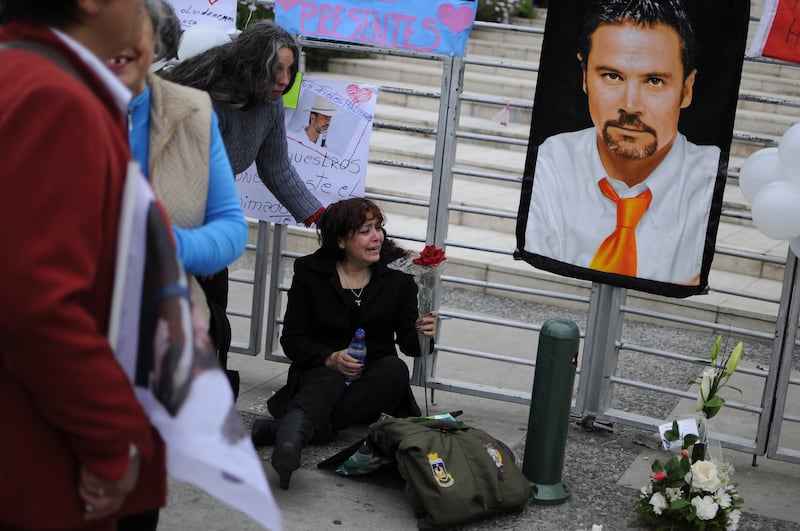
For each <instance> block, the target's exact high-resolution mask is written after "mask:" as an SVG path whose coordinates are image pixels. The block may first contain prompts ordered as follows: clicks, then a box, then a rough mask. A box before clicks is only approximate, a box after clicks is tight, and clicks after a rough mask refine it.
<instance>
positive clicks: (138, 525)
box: [117, 509, 158, 531]
mask: <svg viewBox="0 0 800 531" xmlns="http://www.w3.org/2000/svg"><path fill="white" fill-rule="evenodd" d="M157 527H158V509H155V510H152V511H147V512H145V513H138V514H132V515H130V516H126V517H124V518H120V519H119V520H118V521H117V531H155V530H156V528H157Z"/></svg>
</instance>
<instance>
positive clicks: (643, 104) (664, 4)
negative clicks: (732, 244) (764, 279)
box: [516, 0, 749, 297]
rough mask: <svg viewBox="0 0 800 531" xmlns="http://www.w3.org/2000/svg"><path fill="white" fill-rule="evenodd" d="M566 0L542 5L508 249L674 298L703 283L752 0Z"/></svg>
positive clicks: (553, 266)
mask: <svg viewBox="0 0 800 531" xmlns="http://www.w3.org/2000/svg"><path fill="white" fill-rule="evenodd" d="M724 11H725V12H724V13H723V12H722V11H721V10H720V6H719V4H718V2H716V3H715V2H713V1H712V0H693V1H692V2H688V1H682V0H598V1H596V2H595V1H587V0H573V1H567V2H559V3H556V4H555V5H553V6H552V7H551V8H550V9H549V10H548V18H547V24H546V28H545V40H544V44H543V48H542V58H541V62H540V69H539V78H538V81H537V89H536V96H535V99H534V110H533V117H532V125H531V136H530V142H529V148H528V157H527V161H526V168H525V174H524V180H523V191H522V197H521V202H520V211H519V218H518V224H517V253H516V254H517V256H518V257H521V258H523V259H525V260H526V261H528V262H529V263H531V264H532V265H534V266H536V267H539V268H542V269H546V270H548V271H552V272H555V273H559V274H563V275H567V276H573V277H577V278H584V279H587V280H592V281H597V282H603V283H607V284H613V285H617V286H621V287H627V288H633V289H639V290H642V291H649V292H653V293H659V294H662V295H668V296H677V297H685V296H688V295H692V294H696V293H702V292H704V291H705V290H706V289H707V283H708V271H709V269H710V265H711V260H712V258H713V254H714V241H715V239H716V232H717V227H718V225H719V213H720V209H721V203H722V192H723V187H724V182H725V178H726V171H727V162H728V156H729V149H730V144H731V140H732V135H733V119H734V113H735V110H736V103H737V99H738V86H739V78H740V76H741V69H742V61H743V58H744V46H745V38H746V35H747V20H748V17H749V3H748V2H746V1H745V0H735V1H734V2H732V3H730V4H726V9H725V10H724Z"/></svg>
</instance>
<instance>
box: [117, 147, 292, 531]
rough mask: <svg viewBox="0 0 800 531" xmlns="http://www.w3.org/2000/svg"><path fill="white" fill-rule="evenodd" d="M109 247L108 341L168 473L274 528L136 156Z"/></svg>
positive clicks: (274, 513) (254, 459)
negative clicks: (112, 262)
mask: <svg viewBox="0 0 800 531" xmlns="http://www.w3.org/2000/svg"><path fill="white" fill-rule="evenodd" d="M117 250H118V259H117V268H116V270H115V278H114V295H113V298H112V310H111V322H110V325H109V342H110V344H111V346H112V347H113V349H114V352H115V354H116V357H117V359H118V360H119V363H120V365H121V366H122V367H123V368H124V369H125V372H126V374H127V375H128V378H129V379H130V380H131V383H132V384H133V385H134V390H135V392H136V396H137V398H138V399H139V402H140V403H141V404H142V407H143V408H144V410H145V412H146V413H147V415H148V417H149V418H150V423H151V424H152V425H153V426H155V427H156V429H158V432H159V433H160V435H161V438H162V439H163V440H164V443H165V444H166V447H167V470H168V471H169V473H170V474H171V475H173V476H174V477H176V478H178V479H180V480H182V481H187V482H189V483H192V484H194V485H197V486H198V487H200V488H202V489H204V490H205V491H206V492H208V493H209V494H211V495H212V496H215V497H217V498H219V499H220V500H222V501H223V502H225V503H227V504H229V505H230V506H231V507H235V508H236V509H238V510H240V511H242V512H243V513H245V514H247V515H249V516H250V517H251V518H253V520H255V521H256V522H258V523H260V524H261V525H263V526H264V527H265V528H267V529H269V530H272V531H279V530H280V529H281V518H280V512H279V510H278V507H277V505H276V504H275V500H274V499H273V497H272V492H271V491H270V488H269V484H268V483H267V480H266V477H265V476H264V469H263V467H262V463H261V461H260V459H259V457H258V454H257V453H256V451H255V449H254V448H253V444H252V442H251V441H250V437H249V436H248V434H247V432H246V430H245V429H244V426H243V424H242V420H241V418H240V417H239V413H238V411H237V410H236V404H235V402H234V399H233V392H232V390H231V386H230V384H229V383H228V378H227V376H226V375H225V373H224V372H223V371H222V369H221V368H220V367H219V364H218V363H217V360H216V352H215V351H214V349H213V345H212V344H211V340H210V338H209V337H208V333H207V322H208V318H207V317H206V316H205V315H203V313H202V312H200V311H198V308H197V307H196V306H194V305H192V304H191V302H190V295H189V279H188V277H187V275H186V273H185V271H183V268H182V266H181V263H180V260H179V258H178V256H177V253H176V251H175V247H174V244H173V243H172V232H171V231H170V228H169V225H168V223H167V220H166V218H165V216H164V215H163V214H162V213H161V211H160V209H158V208H157V206H156V203H155V195H154V192H153V189H152V188H151V187H150V185H149V184H148V183H147V181H146V180H145V178H144V176H142V175H141V173H140V172H139V170H138V165H136V164H135V163H132V164H131V166H130V168H129V172H128V179H127V182H126V186H125V192H124V194H123V199H122V209H121V213H120V222H119V241H118V247H117Z"/></svg>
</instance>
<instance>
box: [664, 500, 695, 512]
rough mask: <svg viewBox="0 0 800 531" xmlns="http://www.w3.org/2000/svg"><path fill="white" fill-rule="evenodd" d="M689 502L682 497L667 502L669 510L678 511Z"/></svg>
mask: <svg viewBox="0 0 800 531" xmlns="http://www.w3.org/2000/svg"><path fill="white" fill-rule="evenodd" d="M689 505H691V503H690V502H689V501H687V500H685V499H683V498H678V499H677V500H673V502H672V503H670V504H669V510H670V511H679V510H681V509H683V508H685V507H688V506H689Z"/></svg>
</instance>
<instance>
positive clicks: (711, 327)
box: [236, 23, 800, 461]
mask: <svg viewBox="0 0 800 531" xmlns="http://www.w3.org/2000/svg"><path fill="white" fill-rule="evenodd" d="M475 31H492V32H513V33H517V34H523V35H530V36H531V38H534V39H535V38H540V37H541V35H542V33H543V30H542V29H541V28H529V27H520V26H515V25H508V24H490V23H476V24H475ZM301 43H302V45H303V47H313V48H322V49H334V50H339V51H341V52H356V53H369V54H372V55H387V56H400V57H414V58H417V59H425V60H429V61H431V62H432V63H436V64H437V65H439V66H440V67H441V75H442V82H441V88H440V90H438V91H436V90H431V89H428V88H424V87H423V88H420V89H418V90H417V89H411V88H409V87H393V86H383V85H382V86H381V87H380V93H381V94H386V95H402V96H404V97H411V98H426V99H436V100H439V101H440V106H439V113H438V119H437V126H436V127H415V126H409V125H407V124H394V123H391V122H390V121H386V120H378V121H376V122H375V124H374V128H375V130H376V131H393V132H402V133H405V134H409V135H417V136H424V137H428V138H430V139H432V141H435V143H436V148H435V153H434V156H433V158H432V159H430V160H425V161H422V162H420V161H413V162H412V161H400V160H391V159H389V158H386V157H372V156H371V157H370V160H369V163H370V166H371V167H388V168H393V169H396V170H397V171H402V172H416V173H421V174H424V175H429V176H430V181H429V182H430V189H429V192H427V193H428V195H427V197H426V191H424V190H414V191H408V193H406V194H403V195H402V196H401V195H393V194H391V193H386V192H385V191H376V190H372V189H371V188H370V186H369V182H368V183H367V184H368V187H367V196H368V197H370V198H372V199H375V200H378V201H381V202H382V203H384V204H386V205H392V204H394V205H400V206H402V207H403V208H409V209H427V218H428V223H427V226H426V231H425V234H421V233H413V232H410V233H400V232H392V233H391V234H390V235H391V236H392V237H394V238H396V239H399V240H401V241H402V240H405V241H413V242H423V241H425V242H429V243H434V244H436V245H438V246H443V247H446V248H447V249H448V250H450V251H456V250H463V251H469V252H471V253H474V255H473V256H472V258H471V259H470V260H469V262H470V263H472V264H477V265H480V264H481V263H484V264H490V263H492V262H495V261H496V260H497V259H498V258H505V259H508V258H509V257H510V256H512V254H513V251H514V249H513V244H511V245H509V246H507V247H506V246H504V245H490V244H487V243H485V242H475V241H468V240H462V239H459V238H458V237H457V236H454V235H450V233H449V232H448V229H450V228H451V226H450V223H449V217H450V216H451V215H459V216H471V217H473V218H475V219H476V221H473V222H472V223H473V225H482V224H491V223H495V222H496V221H500V222H502V221H503V220H505V221H506V223H509V224H510V223H512V222H513V220H514V219H515V218H516V204H514V205H510V208H507V209H506V208H501V207H491V206H485V205H480V204H462V203H453V202H452V200H451V194H452V192H453V190H454V189H456V190H457V189H458V187H459V183H460V182H461V179H467V180H470V181H478V182H485V183H489V184H496V185H498V186H506V185H514V184H518V183H520V182H521V177H522V175H521V173H522V168H521V167H520V168H518V169H517V170H518V171H510V172H509V173H507V174H503V173H499V172H497V171H495V170H488V169H485V168H480V167H475V166H469V165H465V164H463V163H462V161H461V160H460V159H459V157H457V156H456V144H457V142H458V141H461V142H464V143H467V142H482V143H494V144H497V145H500V146H511V147H512V148H513V147H517V146H519V147H524V146H526V145H527V137H525V138H521V137H519V136H518V135H515V134H506V135H504V134H497V133H487V132H483V131H474V130H472V131H470V130H464V129H463V128H461V127H459V115H460V108H461V105H463V104H465V103H468V104H471V105H479V106H485V107H495V108H497V109H499V108H501V107H502V106H503V105H505V104H506V101H507V100H508V101H509V104H510V105H511V106H512V107H513V108H514V109H516V110H517V111H524V112H529V111H530V110H531V109H532V104H531V101H532V96H533V94H531V99H530V101H522V100H521V99H513V98H504V97H502V96H497V95H491V96H488V95H487V96H483V95H480V94H476V93H466V92H465V91H466V90H467V89H468V88H469V86H470V76H469V73H470V71H469V69H470V68H472V67H475V68H486V67H492V68H497V69H503V70H508V71H511V72H524V73H528V74H529V73H531V72H536V67H535V65H533V64H531V63H526V62H521V61H505V60H499V61H491V60H487V59H482V58H478V59H475V58H470V55H469V54H468V55H467V57H466V58H463V59H462V58H453V57H441V56H436V55H430V54H427V55H426V54H417V53H413V52H406V51H399V50H389V49H381V48H366V47H364V46H359V45H347V44H340V43H330V42H321V41H314V40H310V39H301ZM758 62H762V63H770V62H772V61H761V60H760V61H758ZM780 64H781V65H783V66H786V63H780ZM792 66H796V65H792ZM379 101H380V99H379ZM740 101H741V102H756V103H760V104H768V105H774V106H776V107H777V108H784V107H785V108H797V107H800V99H795V98H791V97H788V96H787V97H783V96H774V97H773V96H763V95H754V94H749V93H747V92H744V91H743V93H742V96H741V98H740ZM378 114H380V113H378ZM734 142H735V143H747V144H748V145H749V146H750V147H751V148H754V147H766V146H771V145H774V143H775V139H774V138H773V137H770V136H769V135H764V134H756V133H748V132H743V131H737V132H736V134H735V135H734ZM730 177H731V179H733V180H734V182H735V179H737V178H738V174H737V172H735V171H732V172H731V173H730ZM722 217H723V219H724V220H729V221H730V222H735V223H748V222H749V221H750V216H749V214H748V213H747V212H746V211H742V210H736V209H731V208H727V207H726V208H725V209H724V210H723V212H722ZM481 220H486V221H481ZM400 228H401V227H392V226H390V227H389V229H391V230H398V229H400ZM293 230H294V229H293ZM270 232H271V233H272V235H273V237H272V245H271V252H270V253H268V254H269V255H270V256H271V257H272V259H271V261H270V262H269V264H270V265H269V268H270V271H271V274H270V275H269V289H268V293H269V294H270V296H269V298H268V301H267V305H268V308H267V310H266V313H265V317H266V319H265V321H264V322H263V323H262V322H261V321H259V317H260V315H261V314H259V312H258V311H256V305H257V302H258V300H259V299H260V300H261V301H262V303H263V300H264V291H263V290H262V291H261V292H260V293H255V292H257V291H258V289H259V287H263V288H266V286H267V284H266V281H265V280H264V279H266V277H267V263H268V262H267V259H266V254H267V253H266V251H263V252H262V255H263V256H261V258H259V257H258V256H257V257H256V270H257V271H256V279H255V281H254V283H253V286H254V298H253V311H252V317H253V323H252V326H251V332H250V334H249V344H248V345H246V346H244V347H241V346H239V345H237V346H236V348H237V350H236V351H237V352H243V353H247V354H254V353H257V352H258V351H259V345H258V338H259V337H260V336H258V335H257V334H256V333H254V332H252V328H261V327H262V326H264V327H265V332H264V335H263V337H264V338H265V340H266V349H265V358H266V359H268V360H273V361H286V359H285V357H283V355H282V354H281V353H280V349H279V346H278V341H277V339H278V336H279V329H280V325H281V317H280V316H281V315H282V298H283V293H284V292H285V291H286V290H287V289H288V285H287V282H288V280H287V273H286V264H287V263H288V261H290V260H291V259H292V258H294V257H296V256H297V254H296V253H291V252H289V251H287V241H288V238H289V230H288V229H287V227H284V226H276V227H269V225H267V224H266V223H260V224H259V230H258V234H259V236H258V245H257V246H256V248H257V255H258V252H259V250H260V249H262V248H263V249H266V248H267V247H268V242H269V237H268V235H269V233H270ZM511 232H512V234H513V230H512V231H511ZM445 234H448V237H447V238H445ZM450 251H448V252H450ZM715 257H724V258H730V259H737V260H743V261H746V262H748V263H752V264H754V267H755V268H756V269H765V268H773V269H775V270H776V271H777V272H780V271H781V270H784V278H783V284H782V285H783V291H782V292H781V294H780V295H775V294H769V293H762V292H761V289H760V288H759V287H757V286H754V287H753V288H752V289H748V290H742V289H731V288H727V287H722V286H718V285H715V282H714V278H713V277H712V279H711V286H710V294H711V296H727V297H736V298H738V299H742V300H745V301H748V304H755V305H761V306H764V307H765V308H766V309H763V308H762V309H760V310H759V312H758V313H759V314H760V315H761V316H762V317H760V319H761V320H764V321H766V324H763V323H762V325H761V326H751V327H749V326H748V319H749V317H748V313H747V311H746V310H736V311H728V312H726V313H725V314H724V315H721V314H720V313H719V312H721V311H722V310H724V309H725V306H724V304H723V303H716V304H706V303H703V302H702V301H701V300H698V298H696V297H693V298H690V299H691V300H690V301H688V303H687V306H685V307H683V309H678V308H677V307H676V306H675V305H671V304H668V303H669V302H670V301H667V300H665V299H660V298H658V297H655V296H652V297H640V296H633V295H631V294H628V293H626V292H625V290H621V289H619V288H611V287H609V286H601V285H592V284H589V283H587V282H582V281H577V280H574V279H571V280H570V281H569V286H568V289H563V290H560V289H559V285H558V284H547V282H548V281H549V279H547V278H544V277H543V276H541V275H537V274H535V273H533V272H531V271H525V272H523V271H522V270H514V271H508V272H504V274H505V278H512V277H513V278H516V279H518V280H519V284H516V283H514V282H509V281H506V282H498V281H492V280H490V277H491V275H493V274H494V275H498V274H499V273H498V271H499V269H497V268H495V269H492V267H491V266H486V267H485V269H486V271H484V274H483V276H482V277H480V278H477V279H476V278H470V277H468V276H456V275H450V274H448V275H443V276H442V279H441V285H440V288H439V291H437V293H436V294H435V300H436V301H441V300H442V292H441V287H442V286H444V287H446V288H447V289H448V290H450V289H454V290H457V289H466V290H479V291H481V292H483V293H496V294H499V295H500V296H502V297H508V298H509V299H516V300H536V301H547V304H551V305H553V306H556V307H559V306H569V307H571V308H573V309H574V308H579V309H578V310H575V311H577V312H578V313H579V314H580V315H581V316H582V317H581V318H582V319H585V327H584V332H583V336H582V337H583V342H584V346H583V352H582V357H581V369H580V370H579V371H578V374H579V379H578V383H577V388H576V392H575V399H574V405H573V414H574V415H575V416H577V417H580V418H581V419H582V421H583V422H584V423H595V422H597V423H601V424H602V423H613V422H619V423H623V424H626V425H631V426H637V427H641V428H647V429H653V428H654V427H655V426H656V425H657V424H660V423H662V422H663V421H664V419H663V418H658V417H656V416H653V415H652V414H648V413H647V412H639V411H635V410H634V409H633V408H630V409H620V408H619V407H617V404H616V400H617V399H618V397H619V396H620V395H621V394H624V393H625V392H634V393H640V392H641V393H656V394H658V395H659V396H662V397H664V398H665V403H672V404H673V405H674V404H676V403H677V402H679V401H680V400H683V399H691V398H693V397H694V396H696V395H695V394H694V393H693V391H690V390H688V386H687V385H686V384H685V379H684V380H683V382H676V383H675V384H674V385H672V386H670V385H661V384H654V383H650V382H647V381H643V380H637V379H636V378H633V377H629V376H626V374H625V373H624V371H625V370H627V367H626V366H625V363H628V362H625V363H623V364H622V365H620V363H619V361H620V359H623V358H624V359H628V358H629V357H630V356H636V359H637V362H639V363H653V362H657V363H668V364H672V365H675V366H681V367H682V366H684V365H685V366H686V369H685V370H686V371H688V373H692V371H696V369H697V367H698V366H699V365H698V364H699V363H701V362H703V361H706V360H705V359H704V358H702V357H701V355H700V354H699V352H700V351H696V352H695V353H692V352H687V351H673V350H670V349H669V346H668V345H666V346H664V347H663V348H662V347H661V346H660V345H642V344H641V341H637V339H636V338H630V337H628V335H627V334H628V331H627V329H628V327H629V326H631V323H638V322H655V323H658V324H659V325H660V326H664V327H668V328H680V329H686V330H695V331H699V332H698V333H700V334H709V333H712V334H724V335H726V336H732V337H733V336H735V337H741V338H744V339H747V340H750V341H752V342H753V343H754V344H756V345H762V347H761V348H766V346H768V345H771V354H770V356H769V357H768V360H767V361H766V362H765V366H768V367H769V369H758V368H752V367H744V366H743V367H742V369H741V370H740V372H741V375H742V376H743V377H748V378H755V379H757V380H759V381H760V382H761V383H760V384H759V385H760V386H761V387H760V390H761V392H760V395H761V399H760V401H759V403H757V404H755V403H747V402H745V401H741V402H740V401H736V400H730V401H729V404H728V405H729V407H730V408H731V410H732V411H734V412H736V414H738V413H742V414H746V415H750V416H754V417H756V419H757V420H756V421H755V423H754V425H753V429H752V430H751V431H752V436H748V437H741V436H734V435H731V434H725V433H717V434H716V435H717V436H718V438H719V439H720V440H721V442H722V443H723V444H724V445H725V446H727V447H730V448H735V449H737V450H741V451H746V452H749V453H752V454H753V455H763V454H765V453H766V454H767V456H768V457H771V458H776V459H784V460H790V461H800V450H798V449H793V448H788V447H784V446H781V444H780V440H779V437H780V433H781V429H782V428H784V429H785V428H786V427H787V426H786V425H788V424H796V423H800V415H798V414H797V413H795V412H794V411H793V410H791V408H790V407H788V406H787V403H786V401H787V397H789V396H790V394H791V393H790V389H796V388H797V387H798V385H800V381H798V379H797V378H796V377H793V376H791V371H792V370H793V368H795V367H794V366H793V358H796V357H797V355H796V336H797V334H796V332H797V323H798V315H797V314H798V307H800V304H798V301H797V298H798V294H797V293H798V289H797V279H796V276H797V273H796V268H797V261H796V259H795V258H794V256H793V255H791V254H790V255H789V258H788V259H784V258H782V257H778V256H770V255H766V254H761V253H757V252H749V251H744V250H740V249H732V248H728V247H725V246H717V248H716V250H715ZM462 265H464V264H462ZM464 267H466V266H464ZM503 267H505V266H503ZM509 267H510V266H509ZM514 275H516V277H515V276H514ZM522 279H525V281H524V282H523V281H522ZM531 283H534V284H535V283H541V285H542V286H549V285H555V288H552V289H542V288H539V287H528V286H526V285H524V284H531ZM628 298H630V300H628V301H626V299H628ZM693 304H694V306H692V305H693ZM262 307H263V306H262ZM715 308H716V309H715ZM468 310H469V311H461V309H459V308H451V307H447V306H443V307H442V310H441V314H442V317H443V321H442V324H441V326H440V331H439V336H440V337H438V338H437V347H436V351H435V353H434V354H433V355H432V359H431V361H430V362H429V363H428V364H427V367H426V368H425V371H422V370H421V367H420V366H419V365H416V364H415V370H414V378H415V379H414V382H415V383H416V384H418V385H425V387H426V388H427V389H430V392H431V394H433V392H434V390H442V391H448V392H456V393H463V394H468V395H473V396H481V397H486V398H491V399H497V400H504V401H509V402H516V403H528V401H529V394H530V393H529V391H527V389H529V384H528V386H527V387H525V389H526V390H518V389H513V388H511V387H502V386H496V385H494V386H493V385H487V384H485V383H483V382H482V381H481V379H482V374H480V373H476V374H471V375H470V376H471V377H472V379H470V380H465V379H463V378H456V377H453V375H451V374H448V373H447V371H446V370H444V369H443V368H442V367H441V365H442V364H441V363H439V362H440V359H444V358H443V357H446V359H447V360H451V359H464V360H466V359H469V360H474V361H476V362H478V361H479V362H480V363H496V364H504V365H508V366H512V367H522V368H525V369H535V360H534V359H531V358H526V357H524V356H521V355H515V354H513V353H500V352H492V351H490V350H487V349H481V348H471V347H465V346H463V345H458V344H455V343H453V342H450V341H448V340H447V339H446V338H447V337H448V336H447V333H446V332H447V330H448V329H449V328H452V327H455V326H457V325H458V324H464V323H473V322H479V323H480V324H481V325H485V326H488V327H493V329H494V330H496V331H495V332H494V333H496V334H502V333H503V332H502V331H503V330H509V329H510V330H515V331H522V332H530V333H537V332H538V331H539V329H540V328H541V323H530V322H524V321H522V320H515V319H508V318H502V317H496V316H494V315H492V314H491V313H490V312H481V311H477V310H476V309H474V308H469V309H468ZM739 314H741V315H739ZM709 316H710V317H709ZM749 324H750V325H755V324H756V321H755V320H752V319H751V320H750V322H749ZM770 327H771V329H770ZM709 343H710V342H709ZM701 350H702V349H701ZM795 363H796V362H795ZM423 372H424V373H423ZM693 374H694V375H696V373H693ZM773 397H775V401H774V402H773ZM749 422H752V421H749Z"/></svg>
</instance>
